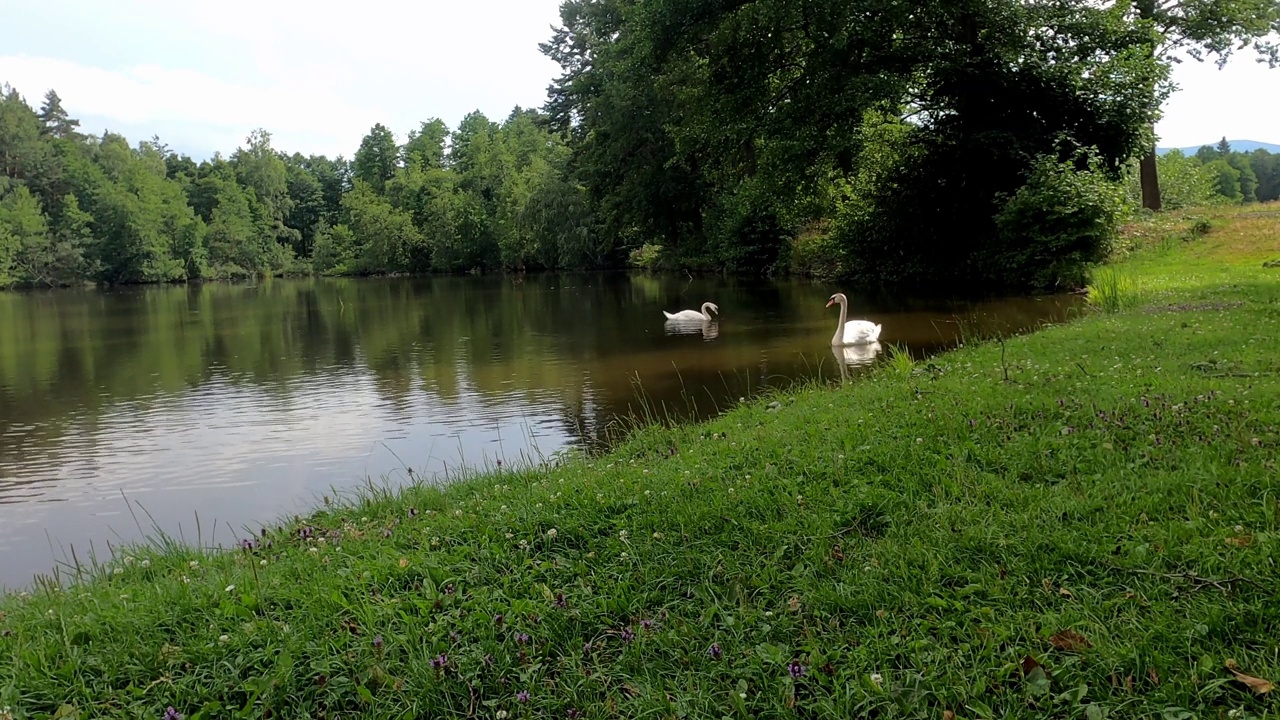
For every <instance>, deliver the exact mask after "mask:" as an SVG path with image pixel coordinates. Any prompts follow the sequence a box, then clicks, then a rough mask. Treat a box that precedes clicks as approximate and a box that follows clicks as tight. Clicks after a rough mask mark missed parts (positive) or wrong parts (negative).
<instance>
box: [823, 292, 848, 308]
mask: <svg viewBox="0 0 1280 720" xmlns="http://www.w3.org/2000/svg"><path fill="white" fill-rule="evenodd" d="M842 302H846V300H845V298H844V293H836V294H835V295H832V296H831V297H830V298H829V299H828V300H827V307H831V306H832V305H835V304H836V303H842Z"/></svg>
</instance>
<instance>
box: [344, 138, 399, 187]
mask: <svg viewBox="0 0 1280 720" xmlns="http://www.w3.org/2000/svg"><path fill="white" fill-rule="evenodd" d="M399 160H400V149H399V147H397V146H396V137H395V135H393V134H392V133H391V130H389V129H387V127H386V126H385V125H383V124H382V123H378V124H376V125H374V126H373V128H372V129H370V130H369V134H368V135H365V136H364V139H363V140H361V141H360V149H359V150H357V151H356V156H355V160H354V161H353V162H352V163H351V174H352V177H353V178H355V179H357V180H362V181H364V183H365V184H366V185H368V186H369V187H371V188H373V191H374V192H376V193H378V194H379V195H381V194H382V193H384V192H386V189H387V181H388V180H390V179H391V178H393V177H395V174H396V167H397V166H398V165H399Z"/></svg>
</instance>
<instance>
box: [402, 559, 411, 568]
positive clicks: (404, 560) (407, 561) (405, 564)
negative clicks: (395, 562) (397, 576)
mask: <svg viewBox="0 0 1280 720" xmlns="http://www.w3.org/2000/svg"><path fill="white" fill-rule="evenodd" d="M400 567H402V568H403V567H409V558H400Z"/></svg>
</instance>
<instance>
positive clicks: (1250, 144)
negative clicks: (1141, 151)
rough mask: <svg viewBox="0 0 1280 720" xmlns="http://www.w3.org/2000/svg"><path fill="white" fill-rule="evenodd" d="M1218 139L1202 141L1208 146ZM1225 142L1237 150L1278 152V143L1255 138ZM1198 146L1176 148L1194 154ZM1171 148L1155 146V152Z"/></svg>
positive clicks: (1160, 152)
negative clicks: (1259, 149) (1260, 149)
mask: <svg viewBox="0 0 1280 720" xmlns="http://www.w3.org/2000/svg"><path fill="white" fill-rule="evenodd" d="M1219 141H1220V140H1214V141H1213V142H1207V143H1204V145H1209V146H1213V145H1217V144H1218V142H1219ZM1227 142H1229V143H1231V149H1232V150H1238V151H1239V152H1253V151H1254V150H1257V149H1258V148H1262V149H1263V150H1266V151H1267V152H1271V153H1280V145H1277V144H1275V143H1266V142H1258V141H1257V140H1228V141H1227ZM1200 148H1201V145H1192V146H1190V147H1184V148H1177V149H1178V150H1181V151H1182V153H1183V154H1184V155H1195V154H1196V151H1197V150H1199V149H1200ZM1173 149H1174V148H1162V147H1158V148H1156V152H1157V153H1158V154H1160V155H1163V154H1165V153H1167V152H1169V151H1170V150H1173Z"/></svg>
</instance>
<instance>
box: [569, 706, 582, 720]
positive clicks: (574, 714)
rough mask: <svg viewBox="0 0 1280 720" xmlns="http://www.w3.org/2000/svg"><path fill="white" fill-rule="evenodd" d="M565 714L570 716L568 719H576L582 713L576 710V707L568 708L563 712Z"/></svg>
mask: <svg viewBox="0 0 1280 720" xmlns="http://www.w3.org/2000/svg"><path fill="white" fill-rule="evenodd" d="M565 716H566V717H568V718H570V720H576V718H580V717H582V713H580V712H578V708H569V711H568V712H566V713H565Z"/></svg>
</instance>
